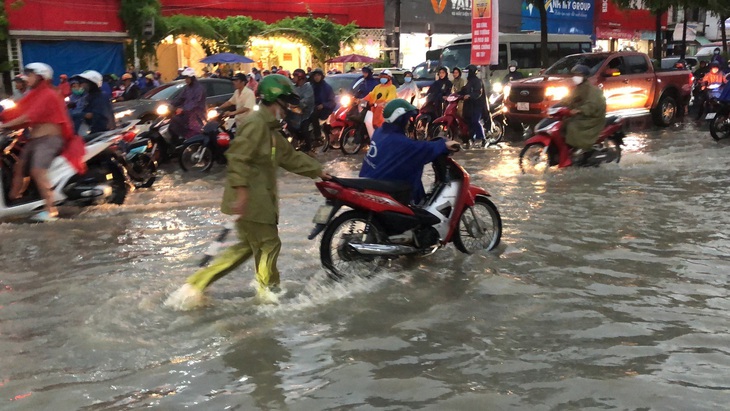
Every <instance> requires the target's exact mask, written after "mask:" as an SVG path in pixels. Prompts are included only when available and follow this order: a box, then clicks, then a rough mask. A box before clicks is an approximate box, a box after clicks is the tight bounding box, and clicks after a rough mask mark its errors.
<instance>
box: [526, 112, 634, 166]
mask: <svg viewBox="0 0 730 411" xmlns="http://www.w3.org/2000/svg"><path fill="white" fill-rule="evenodd" d="M570 115H571V114H570V109H569V108H567V107H563V106H553V107H551V108H549V109H548V117H547V118H544V119H542V120H540V122H539V123H537V124H536V125H535V130H534V135H533V136H532V137H530V138H529V139H527V141H525V147H524V148H523V149H522V151H521V152H520V160H519V161H520V169H521V170H522V172H523V173H544V172H546V171H547V170H548V169H549V168H550V167H553V166H556V165H558V163H559V162H560V158H559V157H560V156H559V151H558V148H557V147H556V146H555V145H554V144H552V140H551V137H555V136H558V138H564V135H565V133H564V130H563V129H564V128H565V127H564V126H565V120H566V119H567V118H568V117H570ZM623 128H624V121H623V119H622V118H621V117H618V116H611V117H607V118H606V125H605V127H604V128H603V131H602V132H601V134H600V135H599V136H598V140H596V142H595V144H593V150H591V151H587V152H583V151H582V150H577V149H575V148H571V150H570V156H571V160H572V162H573V166H577V167H598V166H599V165H600V164H601V163H611V162H616V163H618V162H619V161H621V146H622V145H623V144H624V140H623V139H624V136H625V135H624V132H623Z"/></svg>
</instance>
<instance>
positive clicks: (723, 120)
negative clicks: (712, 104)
mask: <svg viewBox="0 0 730 411" xmlns="http://www.w3.org/2000/svg"><path fill="white" fill-rule="evenodd" d="M710 135H711V136H712V138H713V139H715V141H720V140H722V139H726V138H730V116H729V113H719V112H718V113H717V114H716V115H715V118H713V119H712V121H710Z"/></svg>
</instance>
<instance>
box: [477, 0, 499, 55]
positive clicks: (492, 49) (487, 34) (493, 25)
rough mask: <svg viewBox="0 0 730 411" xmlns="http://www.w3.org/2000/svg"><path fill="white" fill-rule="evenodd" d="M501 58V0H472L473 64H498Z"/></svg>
mask: <svg viewBox="0 0 730 411" xmlns="http://www.w3.org/2000/svg"><path fill="white" fill-rule="evenodd" d="M498 58H499V0H472V9H471V64H475V65H477V66H480V65H489V64H497V62H498Z"/></svg>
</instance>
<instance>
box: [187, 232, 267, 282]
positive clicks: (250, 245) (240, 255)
mask: <svg viewBox="0 0 730 411" xmlns="http://www.w3.org/2000/svg"><path fill="white" fill-rule="evenodd" d="M236 228H237V230H238V239H239V242H238V243H237V244H236V245H233V246H231V247H228V248H227V249H225V250H223V251H222V252H221V253H220V254H218V255H217V256H216V257H215V258H214V259H213V261H211V262H210V264H209V265H208V266H207V267H204V268H201V269H200V270H198V271H197V272H196V273H195V274H193V275H191V276H190V277H188V280H187V283H188V284H191V285H193V286H194V287H196V288H198V289H199V290H201V291H202V290H204V289H205V288H206V287H207V286H209V285H210V284H212V283H213V282H214V281H216V280H218V279H220V278H223V277H224V276H225V275H226V274H228V273H230V272H231V271H233V270H234V269H235V268H236V267H238V266H239V265H241V264H242V263H243V262H245V261H246V260H248V259H249V257H251V256H252V255H253V257H254V262H255V263H256V281H257V282H258V291H259V292H262V291H264V290H265V289H267V288H271V287H274V286H278V285H279V281H280V280H279V270H278V269H277V268H276V260H277V259H278V258H279V252H280V251H281V239H279V231H278V229H277V226H276V224H262V223H255V222H252V221H244V220H238V221H237V222H236Z"/></svg>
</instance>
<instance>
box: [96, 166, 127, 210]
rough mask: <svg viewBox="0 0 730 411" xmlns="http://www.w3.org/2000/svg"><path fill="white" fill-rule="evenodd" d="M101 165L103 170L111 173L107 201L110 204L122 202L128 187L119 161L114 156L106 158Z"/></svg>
mask: <svg viewBox="0 0 730 411" xmlns="http://www.w3.org/2000/svg"><path fill="white" fill-rule="evenodd" d="M102 167H103V168H104V170H105V172H106V173H108V174H111V175H112V180H111V183H110V185H111V188H112V194H111V195H110V196H109V197H108V199H107V201H108V202H109V203H111V204H124V200H126V198H127V193H128V192H129V188H128V187H127V181H128V177H127V173H126V172H125V171H124V167H122V165H121V164H119V162H118V161H117V160H116V159H114V158H109V159H108V160H106V161H105V162H104V163H103V165H102Z"/></svg>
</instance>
